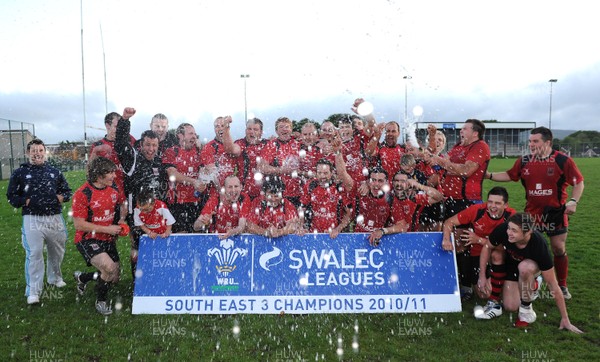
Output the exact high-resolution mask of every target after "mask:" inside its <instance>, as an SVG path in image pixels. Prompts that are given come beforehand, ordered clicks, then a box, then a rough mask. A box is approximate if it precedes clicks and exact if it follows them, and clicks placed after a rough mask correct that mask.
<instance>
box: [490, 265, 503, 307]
mask: <svg viewBox="0 0 600 362" xmlns="http://www.w3.org/2000/svg"><path fill="white" fill-rule="evenodd" d="M490 277H491V278H490V279H491V284H492V293H491V294H490V299H491V300H493V301H494V302H496V303H500V298H501V295H502V287H503V286H504V280H505V279H506V265H505V264H500V265H496V264H492V267H491V273H490Z"/></svg>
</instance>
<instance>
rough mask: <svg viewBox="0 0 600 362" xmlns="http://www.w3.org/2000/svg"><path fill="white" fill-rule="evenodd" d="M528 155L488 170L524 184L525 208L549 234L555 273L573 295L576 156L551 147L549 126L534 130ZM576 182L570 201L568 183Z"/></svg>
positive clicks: (579, 186) (579, 190)
mask: <svg viewBox="0 0 600 362" xmlns="http://www.w3.org/2000/svg"><path fill="white" fill-rule="evenodd" d="M529 151H530V152H531V153H530V154H529V155H526V156H523V157H519V158H518V159H517V160H516V161H515V163H514V165H513V167H512V168H511V169H510V170H508V171H506V172H494V173H487V174H486V176H487V177H488V178H489V179H490V180H492V181H519V180H520V181H521V183H522V184H523V186H524V187H525V198H526V200H527V202H526V203H525V211H526V212H527V213H528V214H529V215H531V216H532V217H533V218H534V222H535V223H536V227H537V228H538V229H539V230H540V231H542V232H545V233H546V235H548V237H549V238H550V244H551V246H552V254H553V255H554V265H555V267H556V273H557V274H556V277H557V278H558V285H560V289H561V290H562V292H563V295H564V297H565V299H571V293H570V292H569V289H568V288H567V277H568V272H569V259H568V257H567V245H566V244H567V233H568V231H569V216H570V215H573V214H575V212H576V211H577V204H578V203H579V201H580V200H581V195H582V194H583V189H584V184H583V176H582V174H581V172H580V171H579V169H578V168H577V165H576V164H575V162H574V161H573V159H572V158H571V157H569V156H567V155H565V154H564V153H562V152H558V151H554V150H552V131H550V130H549V129H548V128H546V127H538V128H534V129H532V130H531V134H530V135H529ZM568 186H573V190H572V191H571V199H570V200H569V201H567V198H568V195H567V187H568Z"/></svg>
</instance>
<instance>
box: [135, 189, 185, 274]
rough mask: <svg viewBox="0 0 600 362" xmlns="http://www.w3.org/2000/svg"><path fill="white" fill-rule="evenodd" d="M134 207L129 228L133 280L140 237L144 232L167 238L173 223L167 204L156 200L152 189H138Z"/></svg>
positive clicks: (153, 237) (151, 236)
mask: <svg viewBox="0 0 600 362" xmlns="http://www.w3.org/2000/svg"><path fill="white" fill-rule="evenodd" d="M135 201H136V207H135V209H134V210H133V225H134V228H133V229H132V230H131V236H132V242H131V254H130V260H131V275H132V277H133V280H134V281H135V271H136V267H137V259H138V250H139V247H140V237H141V236H142V235H144V234H146V235H148V236H149V237H150V238H152V239H156V237H157V236H160V237H161V238H168V237H169V236H170V235H171V228H172V226H173V224H175V218H174V217H173V215H172V214H171V212H170V211H169V209H167V205H166V204H165V203H164V202H162V201H160V200H157V199H156V197H155V196H154V192H153V190H152V189H144V190H142V191H140V193H139V194H138V195H137V197H136V199H135Z"/></svg>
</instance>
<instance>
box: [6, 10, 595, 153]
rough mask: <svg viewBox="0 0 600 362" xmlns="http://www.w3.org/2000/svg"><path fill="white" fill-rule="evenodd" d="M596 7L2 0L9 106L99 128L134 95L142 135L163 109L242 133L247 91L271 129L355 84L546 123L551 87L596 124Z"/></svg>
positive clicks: (25, 118)
mask: <svg viewBox="0 0 600 362" xmlns="http://www.w3.org/2000/svg"><path fill="white" fill-rule="evenodd" d="M81 4H82V5H83V6H81ZM595 10H596V9H595V6H594V2H589V1H585V0H574V1H570V2H565V1H556V0H545V1H538V0H530V1H514V0H507V1H493V2H492V1H470V0H456V1H445V0H436V1H433V0H430V1H428V0H420V1H408V0H405V1H399V0H397V1H394V0H389V1H386V0H369V1H366V0H362V1H356V0H339V1H338V0H302V1H287V0H272V1H270V0H269V1H267V0H253V1H244V0H219V1H208V0H204V1H191V0H189V1H188V0H174V1H162V0H161V1H157V0H102V1H100V0H82V1H80V0H3V1H2V3H1V4H0V49H2V50H3V55H2V56H1V57H0V118H1V119H5V120H7V119H8V120H14V121H21V122H28V123H33V124H34V125H35V133H36V135H37V136H38V137H39V138H41V139H43V140H44V141H45V142H46V143H57V142H60V141H63V140H70V141H82V140H83V139H84V131H86V132H87V138H88V140H90V139H98V138H101V137H102V136H103V135H104V131H103V129H104V125H103V119H104V115H105V114H106V113H107V112H112V111H117V112H119V113H121V112H122V111H123V108H124V107H134V108H136V110H137V114H136V115H135V116H134V117H133V118H132V134H133V135H134V136H135V137H139V135H140V134H141V132H142V131H143V130H145V129H147V128H148V126H149V122H150V119H151V118H152V115H154V114H155V113H164V114H165V115H167V117H168V118H169V120H170V127H171V128H175V127H176V126H177V125H178V124H180V123H182V122H188V123H191V124H193V125H194V126H195V128H196V131H197V133H198V134H199V136H200V138H202V139H206V140H210V139H212V138H213V137H214V132H213V129H212V122H213V120H214V118H215V117H217V116H222V115H232V116H233V119H234V123H233V126H232V130H233V135H234V137H236V138H237V137H242V136H243V130H244V109H245V108H244V94H245V99H246V103H247V112H248V114H249V115H253V116H256V117H258V118H260V119H262V120H263V122H264V123H265V134H266V135H267V136H268V135H271V134H274V127H273V126H274V122H275V120H276V119H277V118H278V117H280V116H287V117H289V118H291V119H295V120H300V119H303V118H310V119H313V120H315V121H319V122H320V121H322V120H323V119H325V118H327V117H328V116H329V115H331V114H333V113H349V112H350V106H351V105H352V103H353V101H354V99H355V98H358V97H362V98H365V99H366V100H368V101H370V102H371V103H372V104H373V106H374V116H375V118H376V119H377V120H378V121H380V122H384V121H392V120H396V121H400V122H401V123H403V122H404V121H415V120H416V121H419V122H463V121H464V120H466V119H468V118H478V119H482V120H490V119H495V120H498V121H505V122H522V121H533V122H536V123H537V124H538V125H543V126H548V122H549V118H550V90H551V86H552V103H551V106H552V113H551V120H552V129H575V130H578V129H585V130H600V102H599V101H600V96H598V95H599V94H600V47H598V46H597V45H596V43H597V40H596V39H595V35H597V34H599V33H600V23H599V22H598V21H597V19H596V17H597V15H596V14H597V12H596V11H595ZM82 29H83V31H82ZM82 33H83V57H82ZM82 58H83V62H82ZM82 64H83V71H82ZM242 74H244V75H246V74H247V75H249V78H241V77H240V75H242ZM404 77H407V78H409V79H405V78H404ZM549 79H557V82H556V83H552V84H551V83H549V82H548V80H549ZM244 86H245V92H244ZM84 88H85V92H84V91H83V90H84ZM84 94H85V102H84ZM84 105H85V112H84ZM415 106H420V107H422V108H423V115H422V116H419V117H415V116H413V113H412V109H413V108H414V107H415ZM405 111H406V114H407V116H408V117H407V118H408V120H405ZM5 125H6V122H5V121H0V128H6V126H5Z"/></svg>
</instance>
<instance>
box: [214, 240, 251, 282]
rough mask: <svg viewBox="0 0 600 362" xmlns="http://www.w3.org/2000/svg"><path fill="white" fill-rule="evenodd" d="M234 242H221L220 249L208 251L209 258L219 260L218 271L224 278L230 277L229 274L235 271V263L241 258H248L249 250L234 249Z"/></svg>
mask: <svg viewBox="0 0 600 362" xmlns="http://www.w3.org/2000/svg"><path fill="white" fill-rule="evenodd" d="M233 246H234V245H233V240H231V239H225V240H221V242H220V243H219V247H218V248H212V249H209V250H208V256H209V257H211V258H212V257H213V256H214V257H215V258H216V259H217V266H216V268H217V270H218V271H219V273H220V274H222V275H223V276H228V275H229V273H231V272H232V271H234V270H235V268H236V266H235V265H234V264H235V261H236V259H237V258H238V257H240V256H246V255H247V254H248V249H241V248H235V249H234V248H233Z"/></svg>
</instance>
